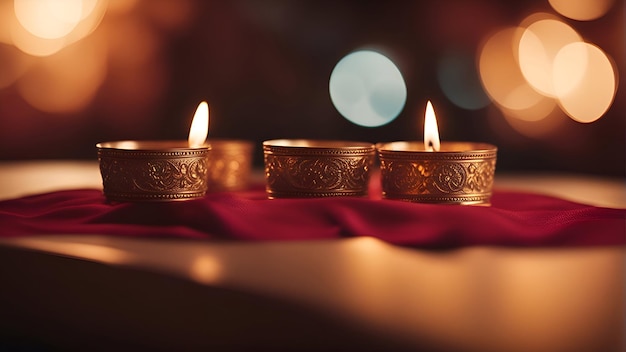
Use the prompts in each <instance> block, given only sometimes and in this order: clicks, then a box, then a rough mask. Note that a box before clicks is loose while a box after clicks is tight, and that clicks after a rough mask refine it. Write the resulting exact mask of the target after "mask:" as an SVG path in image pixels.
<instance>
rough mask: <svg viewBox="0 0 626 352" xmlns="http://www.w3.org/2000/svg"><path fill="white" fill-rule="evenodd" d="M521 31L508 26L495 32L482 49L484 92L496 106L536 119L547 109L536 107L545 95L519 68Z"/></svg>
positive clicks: (515, 114)
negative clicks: (529, 82) (518, 49)
mask: <svg viewBox="0 0 626 352" xmlns="http://www.w3.org/2000/svg"><path fill="white" fill-rule="evenodd" d="M522 33H523V29H522V28H519V27H506V28H503V29H500V30H498V31H497V32H495V33H494V34H492V35H491V36H490V37H489V38H488V39H487V40H486V41H485V43H484V44H483V45H482V47H481V48H480V49H479V53H478V55H479V59H478V62H479V66H478V67H479V73H480V78H481V81H482V83H483V86H484V87H485V91H486V92H487V94H489V96H490V97H491V99H492V100H493V102H494V103H495V104H496V105H497V106H499V107H500V108H502V109H507V110H510V111H511V113H510V114H512V115H514V116H518V117H519V118H523V119H524V120H535V121H536V120H540V119H542V118H543V117H545V115H542V114H541V112H542V111H543V112H545V109H539V110H534V109H533V107H534V106H536V105H538V104H540V103H541V102H542V101H543V99H544V97H543V96H542V95H541V94H539V93H537V91H535V90H534V89H533V88H532V87H531V86H530V85H529V84H528V82H527V81H526V80H525V79H524V76H523V74H522V71H521V69H520V67H519V64H518V59H517V51H516V50H515V48H516V43H518V40H519V38H520V37H521V35H522ZM528 112H531V113H528Z"/></svg>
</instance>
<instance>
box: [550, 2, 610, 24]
mask: <svg viewBox="0 0 626 352" xmlns="http://www.w3.org/2000/svg"><path fill="white" fill-rule="evenodd" d="M548 1H549V2H550V5H552V8H553V9H554V10H555V11H556V12H558V13H560V14H561V15H563V16H565V17H568V18H571V19H574V20H578V21H591V20H595V19H597V18H600V17H602V16H604V15H605V14H606V13H607V12H608V11H609V9H610V8H611V6H613V0H576V1H572V0H548Z"/></svg>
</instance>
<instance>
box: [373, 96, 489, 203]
mask: <svg viewBox="0 0 626 352" xmlns="http://www.w3.org/2000/svg"><path fill="white" fill-rule="evenodd" d="M376 149H377V150H378V155H379V158H380V163H381V183H382V190H383V198H386V199H399V200H407V201H412V202H424V203H440V204H481V205H488V204H489V199H490V197H491V192H492V187H493V177H494V173H495V166H496V154H497V148H496V147H495V146H494V145H491V144H487V143H474V142H440V140H439V130H438V128H437V119H436V116H435V111H434V109H433V107H432V104H431V103H430V101H428V103H427V105H426V112H425V115H424V141H423V142H417V141H398V142H390V143H378V144H377V145H376Z"/></svg>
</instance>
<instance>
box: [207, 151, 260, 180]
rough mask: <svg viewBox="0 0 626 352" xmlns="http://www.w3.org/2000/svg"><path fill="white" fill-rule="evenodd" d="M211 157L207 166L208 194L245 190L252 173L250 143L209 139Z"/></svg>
mask: <svg viewBox="0 0 626 352" xmlns="http://www.w3.org/2000/svg"><path fill="white" fill-rule="evenodd" d="M208 143H209V145H210V146H211V155H210V157H209V164H208V177H209V178H208V189H209V191H210V192H220V191H239V190H242V189H245V188H246V187H247V186H248V183H249V181H250V174H251V171H252V153H253V151H254V144H253V143H252V142H251V141H245V140H238V139H209V140H208Z"/></svg>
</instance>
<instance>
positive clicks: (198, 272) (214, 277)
mask: <svg viewBox="0 0 626 352" xmlns="http://www.w3.org/2000/svg"><path fill="white" fill-rule="evenodd" d="M189 269H190V272H189V275H190V276H191V278H192V279H194V280H196V281H197V282H199V283H202V284H215V283H216V282H217V281H218V280H219V279H220V278H221V277H222V274H223V272H222V271H223V268H222V263H221V262H220V261H219V260H218V259H217V258H215V257H213V256H210V255H202V256H198V257H196V258H195V259H194V260H193V262H192V264H191V265H190V267H189Z"/></svg>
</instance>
